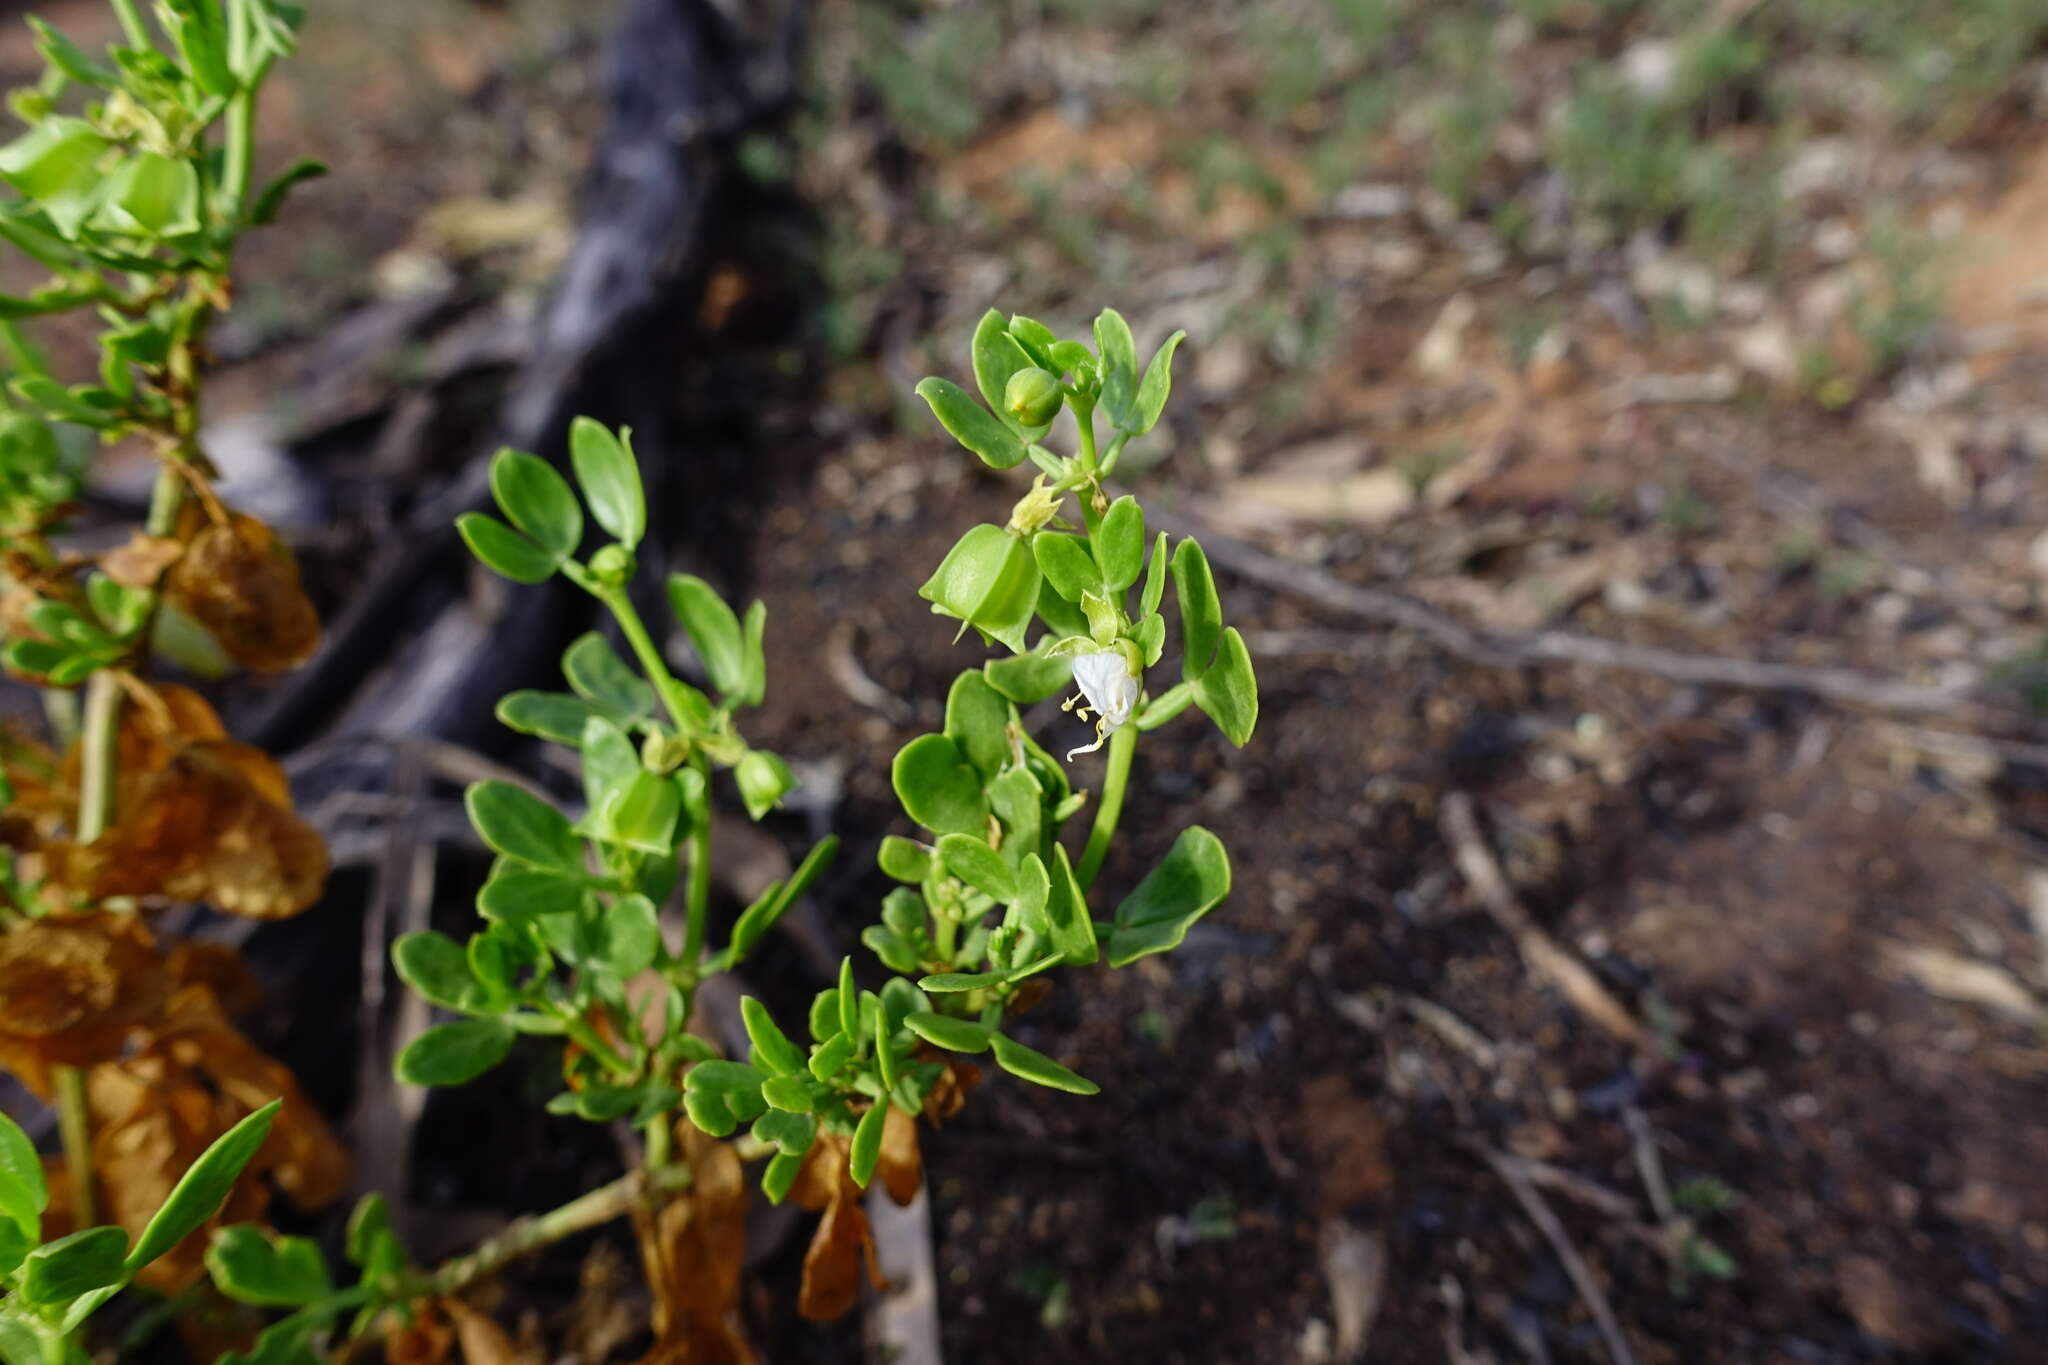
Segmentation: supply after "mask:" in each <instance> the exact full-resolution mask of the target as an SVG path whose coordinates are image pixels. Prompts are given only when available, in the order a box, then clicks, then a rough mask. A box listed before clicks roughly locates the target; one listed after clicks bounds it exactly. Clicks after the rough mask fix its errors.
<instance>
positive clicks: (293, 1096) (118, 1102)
mask: <svg viewBox="0 0 2048 1365" xmlns="http://www.w3.org/2000/svg"><path fill="white" fill-rule="evenodd" d="M141 1038H142V1042H141V1046H140V1047H138V1048H137V1049H136V1050H135V1051H133V1052H132V1053H130V1054H128V1055H126V1056H123V1057H121V1058H119V1059H116V1060H114V1061H109V1062H103V1063H101V1064H100V1065H98V1066H95V1067H94V1068H93V1069H92V1071H91V1072H90V1073H89V1074H88V1076H87V1080H86V1090H87V1096H88V1098H89V1100H90V1103H91V1107H92V1118H93V1165H94V1167H95V1169H96V1171H97V1173H98V1176H99V1182H100V1187H101V1190H102V1191H103V1193H104V1194H105V1198H106V1209H107V1213H108V1216H109V1217H110V1218H111V1219H112V1221H114V1222H116V1223H118V1224H120V1225H121V1226H122V1227H124V1228H126V1229H127V1230H128V1232H129V1234H130V1235H131V1236H133V1235H135V1234H138V1233H140V1232H141V1230H142V1228H143V1226H144V1225H145V1224H147V1223H148V1221H149V1218H150V1216H151V1215H152V1214H154V1213H155V1212H156V1210H157V1208H158V1206H159V1205H161V1204H162V1203H163V1201H164V1199H165V1197H167V1196H168V1195H169V1194H170V1192H171V1187H172V1186H173V1185H174V1184H176V1182H177V1179H178V1177H179V1176H180V1175H181V1174H183V1172H184V1171H185V1169H186V1168H187V1167H188V1166H190V1165H191V1163H192V1162H193V1161H194V1160H195V1159H196V1158H197V1157H198V1156H199V1154H200V1153H201V1152H203V1151H205V1150H206V1148H207V1146H208V1145H209V1144H210V1143H211V1142H212V1141H213V1140H214V1139H215V1138H217V1137H219V1136H220V1134H221V1133H223V1132H225V1131H226V1130H227V1129H228V1128H229V1127H230V1126H232V1125H233V1124H235V1123H237V1122H239V1121H240V1120H241V1119H242V1118H244V1117H245V1116H247V1115H248V1114H250V1113H252V1112H254V1111H255V1110H256V1109H259V1108H261V1107H262V1106H263V1105H265V1104H267V1103H269V1102H270V1101H271V1100H272V1099H274V1098H281V1099H283V1101H284V1106H283V1108H282V1109H280V1110H279V1111H278V1115H277V1119H276V1121H275V1122H274V1123H273V1124H272V1126H271V1130H270V1139H269V1141H267V1142H265V1143H264V1144H263V1148H262V1150H261V1151H259V1152H258V1153H257V1155H256V1158H255V1160H254V1161H252V1162H251V1163H250V1165H249V1166H248V1168H247V1169H246V1170H244V1171H243V1173H242V1176H241V1178H240V1179H239V1180H238V1181H236V1183H235V1188H234V1191H233V1193H231V1194H230V1195H229V1196H228V1199H227V1202H226V1203H225V1204H224V1205H223V1206H222V1208H221V1210H220V1212H219V1213H217V1214H216V1215H215V1216H214V1218H213V1219H212V1220H211V1221H210V1222H208V1223H207V1224H206V1226H205V1227H204V1228H201V1229H200V1230H199V1231H198V1232H195V1233H194V1234H193V1235H192V1236H191V1237H189V1238H187V1239H186V1240H185V1241H184V1242H183V1243H181V1244H180V1245H179V1246H178V1247H177V1248H175V1249H174V1250H173V1251H172V1252H171V1253H170V1254H169V1255H167V1256H165V1257H164V1258H163V1259H162V1260H160V1261H157V1262H155V1263H154V1264H152V1265H151V1266H149V1267H148V1268H147V1269H146V1270H144V1271H143V1272H142V1275H141V1276H140V1278H141V1280H142V1282H143V1283H144V1284H147V1285H150V1286H151V1287H153V1288H157V1289H160V1290H163V1291H165V1292H167V1293H171V1292H176V1291H179V1290H182V1289H184V1288H185V1287H187V1286H188V1285H190V1284H192V1283H193V1282H195V1281H196V1280H198V1279H199V1277H200V1275H201V1273H202V1271H203V1265H202V1257H203V1255H204V1253H205V1249H206V1239H207V1235H208V1232H209V1230H210V1229H212V1228H214V1227H218V1226H225V1225H226V1224H228V1223H236V1222H248V1221H250V1220H251V1219H255V1218H259V1217H261V1215H262V1214H263V1212H264V1210H265V1209H266V1208H267V1207H268V1206H269V1202H270V1188H271V1186H272V1185H275V1186H276V1187H277V1188H278V1189H280V1190H282V1191H283V1192H284V1193H285V1194H286V1195H287V1196H288V1197H289V1198H290V1199H291V1201H292V1202H293V1203H294V1204H296V1205H298V1206H300V1207H301V1208H309V1209H310V1208H318V1207H320V1206H321V1205H323V1204H327V1203H330V1202H332V1201H333V1200H334V1199H337V1198H339V1197H340V1195H341V1194H342V1193H343V1191H344V1190H345V1188H346V1187H347V1184H348V1157H347V1155H346V1153H345V1152H344V1151H343V1149H342V1146H341V1144H340V1142H339V1141H338V1140H337V1139H336V1138H335V1136H334V1132H333V1130H332V1129H330V1128H329V1127H328V1126H327V1121H326V1120H325V1119H324V1118H322V1117H321V1116H320V1113H319V1111H318V1110H316V1109H315V1108H314V1107H313V1106H312V1104H311V1103H310V1102H309V1101H308V1100H307V1099H306V1097H305V1095H304V1093H303V1092H301V1091H300V1089H299V1086H298V1082H297V1081H296V1080H295V1079H293V1077H292V1074H291V1072H290V1071H288V1070H286V1069H285V1068H284V1067H283V1066H282V1065H280V1064H279V1063H277V1062H275V1061H272V1060H271V1059H270V1058H269V1057H267V1056H265V1055H264V1054H263V1053H262V1052H261V1051H260V1050H259V1049H258V1048H257V1047H256V1046H255V1045H254V1044H252V1043H251V1042H250V1041H249V1040H248V1039H247V1038H245V1037H243V1036H242V1034H241V1033H240V1032H238V1031H237V1030H236V1029H235V1027H234V1026H233V1025H232V1024H230V1023H229V1022H228V1019H227V1016H226V1014H225V1013H224V1012H223V1011H222V1009H221V1005H220V1001H219V1000H218V999H216V998H215V996H214V993H213V990H212V988H211V987H210V986H209V985H207V984H205V983H204V982H202V981H191V982H187V983H185V984H181V985H178V986H177V987H176V988H175V989H174V990H173V991H172V993H171V996H170V998H169V1000H168V1001H167V1002H166V1003H165V1006H164V1009H163V1013H162V1017H161V1018H160V1019H159V1020H158V1021H157V1022H156V1023H155V1024H154V1025H153V1026H152V1027H151V1028H149V1029H147V1030H145V1031H143V1033H142V1035H141Z"/></svg>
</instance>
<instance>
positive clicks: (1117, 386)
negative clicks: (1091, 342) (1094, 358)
mask: <svg viewBox="0 0 2048 1365" xmlns="http://www.w3.org/2000/svg"><path fill="white" fill-rule="evenodd" d="M1095 351H1096V354H1097V355H1099V356H1100V357H1101V358H1102V410H1103V412H1104V413H1106V414H1107V415H1108V417H1109V420H1110V421H1111V422H1112V423H1114V424H1115V425H1117V426H1118V427H1125V426H1128V425H1129V424H1130V422H1131V420H1132V416H1133V414H1132V404H1133V403H1134V402H1135V401H1136V399H1137V395H1138V343H1137V342H1136V341H1135V340H1133V339H1132V337H1131V325H1130V324H1129V323H1128V322H1125V321H1124V318H1123V314H1121V313H1119V312H1117V311H1116V309H1114V308H1105V309H1103V310H1102V312H1101V313H1100V314H1099V315H1098V316H1097V317H1096V319H1095Z"/></svg>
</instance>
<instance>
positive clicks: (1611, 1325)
mask: <svg viewBox="0 0 2048 1365" xmlns="http://www.w3.org/2000/svg"><path fill="white" fill-rule="evenodd" d="M1466 1145H1467V1146H1468V1147H1469V1148H1470V1149H1471V1151H1472V1152H1473V1153H1474V1154H1476V1155H1477V1156H1478V1157H1479V1158H1480V1159H1481V1160H1483V1161H1484V1162H1485V1163H1486V1164H1487V1165H1489V1166H1491V1167H1493V1172H1494V1174H1495V1175H1498V1176H1499V1177H1500V1178H1501V1180H1502V1181H1503V1182H1504V1183H1505V1184H1506V1185H1507V1187H1508V1189H1509V1190H1510V1191H1512V1192H1513V1193H1514V1196H1515V1199H1516V1201H1517V1202H1518V1203H1520V1204H1521V1206H1522V1212H1524V1213H1526V1214H1528V1215H1529V1221H1530V1222H1532V1223H1534V1224H1535V1225H1536V1231H1538V1232H1540V1233H1542V1234H1543V1240H1544V1241H1546V1242H1548V1243H1549V1244H1550V1250H1551V1251H1552V1252H1553V1253H1554V1254H1555V1255H1556V1256H1557V1259H1558V1260H1559V1261H1560V1262H1561V1263H1562V1264H1563V1265H1564V1273H1565V1274H1566V1275H1568V1276H1570V1277H1571V1282H1572V1287H1573V1288H1575V1289H1577V1290H1578V1291H1579V1297H1580V1298H1581V1299H1583V1300H1584V1301H1585V1304H1586V1311H1587V1312H1589V1313H1591V1314H1592V1315H1593V1324H1594V1325H1595V1326H1596V1327H1598V1328H1599V1329H1600V1338H1601V1340H1602V1341H1604V1342H1605V1343H1606V1344H1607V1354H1608V1356H1609V1357H1610V1358H1611V1359H1612V1360H1613V1361H1614V1365H1635V1355H1634V1353H1633V1352H1631V1351H1630V1350H1629V1346H1628V1339H1627V1338H1626V1337H1624V1336H1623V1335H1622V1334H1621V1324H1620V1323H1619V1322H1617V1321H1616V1320H1615V1317H1614V1309H1613V1308H1612V1307H1611V1306H1610V1305H1609V1304H1608V1302H1607V1295H1606V1292H1605V1291H1603V1290H1602V1289H1601V1288H1600V1282H1599V1281H1598V1280H1596V1279H1594V1278H1593V1272H1592V1269H1591V1268H1590V1267H1588V1266H1587V1264H1586V1262H1585V1260H1584V1259H1583V1258H1582V1257H1581V1256H1580V1255H1579V1252H1578V1248H1576V1247H1574V1246H1573V1245H1572V1239H1571V1237H1570V1235H1569V1234H1567V1233H1566V1232H1565V1230H1564V1224H1562V1223H1560V1222H1558V1221H1557V1215H1556V1214H1555V1213H1553V1212H1551V1209H1550V1205H1548V1204H1546V1203H1544V1202H1543V1196H1542V1195H1541V1194H1540V1193H1538V1191H1537V1189H1536V1186H1535V1185H1534V1184H1532V1183H1531V1182H1530V1180H1529V1177H1528V1175H1527V1173H1526V1172H1524V1171H1523V1170H1522V1167H1521V1165H1520V1163H1519V1162H1517V1161H1516V1160H1515V1159H1514V1158H1513V1157H1510V1156H1508V1155H1507V1154H1506V1153H1504V1152H1497V1151H1495V1150H1494V1149H1493V1148H1491V1147H1488V1146H1486V1145H1485V1144H1483V1143H1477V1142H1473V1143H1467V1144H1466Z"/></svg>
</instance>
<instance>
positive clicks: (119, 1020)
mask: <svg viewBox="0 0 2048 1365" xmlns="http://www.w3.org/2000/svg"><path fill="white" fill-rule="evenodd" d="M168 984H169V983H168V979H167V976H166V974H165V971H164V964H163V960H162V959H161V958H160V957H159V956H158V955H157V952H156V948H155V945H154V943H153V942H152V940H151V939H150V936H149V931H148V930H147V929H146V928H144V927H143V926H142V924H141V923H140V922H139V921H138V920H137V919H136V918H135V917H134V916H133V915H117V914H112V913H104V912H103V913H99V914H92V915H83V916H78V917H76V918H62V919H59V918H45V919H38V920H31V921H29V922H28V923H27V924H24V925H21V926H20V927H18V928H16V929H12V930H10V931H8V932H7V933H5V934H0V1064H4V1065H5V1066H6V1067H7V1069H8V1070H10V1071H12V1072H14V1073H15V1074H16V1075H17V1076H19V1077H20V1078H21V1081H22V1083H23V1084H24V1085H27V1086H28V1087H29V1088H30V1089H31V1090H34V1091H35V1092H36V1093H38V1094H41V1095H47V1094H48V1093H49V1068H50V1067H51V1066H53V1065H59V1064H61V1065H65V1066H91V1065H93V1064H94V1063H96V1062H101V1061H105V1060H107V1059H109V1058H111V1057H114V1056H116V1055H118V1054H119V1053H120V1051H121V1049H122V1047H123V1046H124V1045H125V1044H126V1042H127V1040H128V1036H129V1034H130V1033H131V1032H132V1031H133V1030H134V1029H136V1028H138V1027H140V1026H142V1025H144V1024H147V1023H149V1022H151V1021H152V1020H153V1019H154V1018H155V1017H156V1015H157V1013H158V1012H159V1011H160V1010H161V1009H162V1007H163V1003H164V998H165V995H166V992H167V990H168Z"/></svg>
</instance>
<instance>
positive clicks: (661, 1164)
mask: <svg viewBox="0 0 2048 1365" xmlns="http://www.w3.org/2000/svg"><path fill="white" fill-rule="evenodd" d="M673 1137H674V1133H673V1131H672V1130H671V1129H670V1127H669V1119H668V1115H666V1114H664V1115H662V1116H661V1117H660V1118H658V1119H656V1120H655V1121H654V1122H652V1123H650V1124H648V1125H647V1169H648V1170H650V1171H661V1170H666V1169H667V1168H668V1158H669V1142H670V1140H671V1139H672V1138H673Z"/></svg>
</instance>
